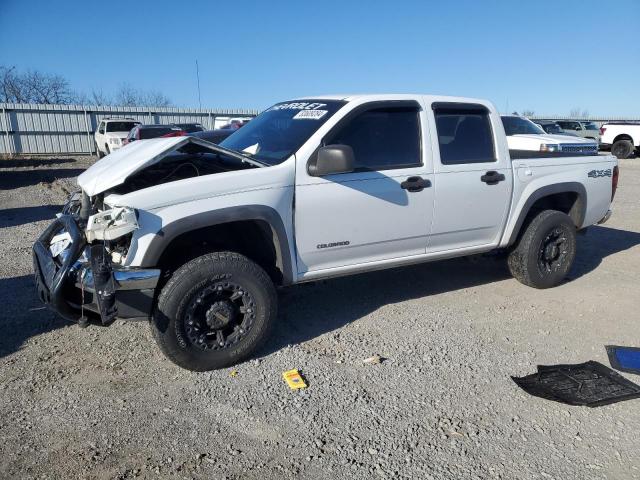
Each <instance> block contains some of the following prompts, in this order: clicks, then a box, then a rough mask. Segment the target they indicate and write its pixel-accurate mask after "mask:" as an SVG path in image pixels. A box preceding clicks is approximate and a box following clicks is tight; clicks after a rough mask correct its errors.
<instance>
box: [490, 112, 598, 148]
mask: <svg viewBox="0 0 640 480" xmlns="http://www.w3.org/2000/svg"><path fill="white" fill-rule="evenodd" d="M501 118H502V125H503V126H504V131H505V133H506V135H507V144H508V146H509V150H529V151H538V152H567V153H594V152H596V153H597V152H598V144H597V143H596V142H595V141H593V140H587V139H584V138H580V137H570V136H567V135H551V134H548V133H546V132H545V131H544V130H543V129H542V128H540V127H539V126H538V125H536V124H535V123H533V122H532V121H531V120H529V119H528V118H524V117H519V116H517V115H502V117H501Z"/></svg>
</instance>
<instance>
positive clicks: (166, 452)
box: [0, 159, 640, 479]
mask: <svg viewBox="0 0 640 480" xmlns="http://www.w3.org/2000/svg"><path fill="white" fill-rule="evenodd" d="M20 162H22V163H19V162H18V161H3V162H1V163H0V306H1V308H2V313H0V318H1V320H0V385H1V389H0V478H65V479H66V478H133V477H142V478H155V477H172V478H203V479H204V478H207V479H210V478H214V479H218V478H233V479H236V478H243V479H244V478H247V479H280V478H313V479H318V478H352V479H356V478H357V479H361V478H362V479H364V478H419V479H444V478H478V479H484V478H504V479H515V478H518V479H535V478H541V479H542V478H544V479H551V478H555V479H568V478H576V479H603V478H606V479H629V478H640V449H638V445H640V400H632V401H628V402H622V403H618V404H615V405H610V406H606V407H601V408H596V409H588V408H584V407H568V406H565V405H562V404H559V403H554V402H551V401H547V400H542V399H540V398H535V397H530V396H528V395H526V394H525V393H524V392H523V391H521V390H520V389H518V388H517V387H516V386H515V385H514V383H513V382H512V381H511V378H510V376H512V375H515V376H519V375H526V374H529V373H533V372H534V371H535V367H536V365H537V364H555V363H573V362H582V361H586V360H589V359H593V360H597V361H600V362H602V363H605V364H608V361H607V358H606V354H605V351H604V345H607V344H624V345H635V346H640V329H639V328H638V321H639V320H640V317H639V312H640V295H639V291H638V287H639V286H640V160H638V159H635V160H627V161H622V162H621V179H620V188H619V190H618V194H617V197H616V200H615V204H614V210H615V213H614V216H613V217H612V218H611V220H610V221H609V223H607V224H606V226H599V227H593V228H591V229H590V230H589V232H588V234H587V235H586V236H581V237H579V254H578V259H577V262H576V265H575V267H574V269H573V271H572V273H571V276H570V279H569V281H568V282H567V283H566V284H564V285H562V286H560V287H558V288H555V289H551V290H545V291H538V290H533V289H530V288H527V287H525V286H523V285H521V284H519V283H517V282H516V281H515V280H513V279H511V278H510V277H509V275H508V273H507V271H506V269H505V268H504V265H503V264H502V263H501V262H499V261H496V260H492V259H486V258H481V259H474V260H472V261H470V260H464V259H462V260H454V261H446V262H440V263H435V264H427V265H421V266H416V267H410V268H405V269H398V270H392V271H385V272H379V273H372V274H366V275H360V276H357V277H352V278H344V279H339V280H334V281H330V282H326V283H319V284H314V285H306V286H301V287H296V288H291V289H288V290H286V291H282V292H281V294H280V301H281V314H280V317H279V327H278V329H277V332H276V334H275V336H274V338H273V339H272V340H271V341H270V342H269V344H268V346H267V347H266V348H265V349H264V350H263V351H262V352H261V354H260V355H259V356H258V357H257V358H255V359H254V360H251V361H248V362H246V363H244V364H241V365H239V366H238V367H237V368H236V370H237V375H236V376H232V375H230V373H231V371H232V370H231V369H227V370H223V371H216V372H211V373H205V374H196V373H190V372H187V371H183V370H180V369H179V368H177V367H175V366H173V365H172V364H171V363H169V362H168V361H167V360H165V359H164V358H163V357H162V356H161V354H160V352H159V351H158V349H157V348H156V346H155V344H154V343H153V340H152V338H151V335H150V332H149V328H148V325H147V324H145V323H124V322H117V323H116V324H115V325H114V326H112V327H110V328H99V327H90V328H87V329H80V328H78V327H77V326H75V325H69V324H67V323H65V322H64V321H62V320H60V319H58V318H56V317H55V316H54V315H53V314H52V313H50V312H48V311H47V310H43V309H42V308H41V305H40V303H39V302H38V300H37V298H36V296H35V292H34V288H33V282H32V278H31V257H30V247H31V244H32V242H33V241H34V239H35V238H36V236H37V234H38V233H39V232H41V231H42V229H43V228H44V227H45V226H46V225H47V223H48V222H49V221H50V219H51V218H52V217H53V215H54V213H55V212H56V211H57V210H58V209H59V207H60V205H61V204H62V203H63V201H64V199H65V197H66V191H67V190H68V188H69V185H71V184H72V180H73V177H75V176H77V175H78V174H79V173H80V172H81V171H82V169H84V168H86V166H87V165H88V164H89V163H90V160H86V159H85V160H83V159H76V160H73V159H50V160H27V161H24V160H22V161H20ZM376 353H377V354H380V355H383V356H384V357H387V358H388V360H387V361H385V362H384V363H382V364H379V365H366V364H363V363H362V359H364V358H366V357H369V356H371V355H373V354H376ZM291 368H299V369H301V370H302V371H303V372H304V374H305V375H306V377H307V379H308V381H309V384H310V386H309V388H308V389H307V390H303V391H299V392H292V391H289V390H288V389H287V387H286V386H285V384H284V383H283V381H282V378H281V375H282V372H283V371H285V370H288V369H291ZM627 377H628V378H630V379H632V380H634V381H636V382H640V377H635V378H633V377H634V376H633V375H627Z"/></svg>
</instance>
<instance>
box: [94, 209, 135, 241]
mask: <svg viewBox="0 0 640 480" xmlns="http://www.w3.org/2000/svg"><path fill="white" fill-rule="evenodd" d="M137 228H138V220H137V215H136V211H135V210H134V209H133V208H129V207H114V208H111V209H109V210H103V211H101V212H98V213H96V214H95V215H91V216H90V217H89V220H88V221H87V228H86V230H85V235H86V237H87V242H89V243H91V242H93V241H94V240H115V239H116V238H120V237H122V236H123V235H126V234H128V233H131V232H133V231H134V230H135V229H137Z"/></svg>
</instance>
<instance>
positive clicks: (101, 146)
mask: <svg viewBox="0 0 640 480" xmlns="http://www.w3.org/2000/svg"><path fill="white" fill-rule="evenodd" d="M137 125H140V122H137V121H135V120H133V119H132V118H105V119H103V120H101V121H100V124H99V125H98V130H96V133H95V134H94V140H95V143H96V153H97V154H98V157H99V158H102V157H104V156H105V155H109V154H110V153H111V152H113V151H114V150H117V149H119V148H120V147H122V146H124V145H125V143H124V139H125V138H127V135H128V134H129V131H130V130H131V129H132V128H133V127H135V126H137Z"/></svg>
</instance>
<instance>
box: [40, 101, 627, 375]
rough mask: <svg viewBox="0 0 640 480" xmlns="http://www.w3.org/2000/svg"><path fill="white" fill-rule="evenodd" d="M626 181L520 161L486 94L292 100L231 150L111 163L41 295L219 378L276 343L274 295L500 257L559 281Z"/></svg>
mask: <svg viewBox="0 0 640 480" xmlns="http://www.w3.org/2000/svg"><path fill="white" fill-rule="evenodd" d="M617 177H618V167H617V161H616V158H615V157H613V156H608V155H584V154H582V155H575V154H574V155H570V154H567V153H563V152H530V151H511V152H510V151H509V148H508V146H507V141H506V137H505V134H504V129H503V126H502V121H501V119H500V115H499V114H498V113H497V111H496V109H495V108H494V106H493V105H492V104H491V103H489V102H487V101H484V100H476V99H471V98H457V97H442V96H429V95H354V96H347V97H345V96H321V97H313V98H304V99H300V100H292V101H287V102H283V103H278V104H276V105H274V106H272V107H271V108H269V109H267V110H266V111H264V112H263V113H262V114H261V115H259V116H258V117H257V118H255V119H254V120H253V121H251V122H250V123H249V124H247V125H246V126H244V127H243V128H241V129H239V130H238V131H236V132H235V133H234V134H232V135H231V136H230V137H228V138H227V139H226V140H224V141H223V142H222V143H221V145H214V144H212V143H209V142H206V141H203V140H200V139H197V138H192V137H174V138H165V139H154V140H149V141H147V142H134V143H133V144H131V145H127V146H126V147H124V148H122V149H120V150H118V151H117V152H114V153H112V154H110V155H109V156H107V157H106V158H104V159H102V160H100V161H98V162H97V163H96V164H95V165H93V166H92V167H91V168H89V169H88V170H87V171H86V172H84V173H83V174H82V175H80V177H79V178H78V184H79V186H80V187H81V189H82V190H81V192H80V193H79V194H77V195H76V196H74V197H73V198H72V199H70V201H69V202H68V203H67V205H66V206H65V208H64V210H63V213H62V214H61V215H60V216H59V217H58V218H57V219H56V220H55V221H54V222H53V223H52V224H51V225H50V226H49V227H48V228H47V229H46V230H45V232H44V233H43V234H42V235H41V236H40V238H39V239H38V240H37V241H36V243H35V244H34V247H33V254H34V255H33V258H34V269H35V279H36V285H37V289H38V292H39V295H40V298H41V299H42V300H43V301H44V302H45V303H46V304H48V305H50V306H51V308H53V309H54V310H55V311H57V312H59V313H60V314H61V315H63V316H64V317H66V318H68V319H72V320H75V321H79V323H80V324H81V325H86V324H88V323H93V322H97V323H102V324H110V323H111V322H112V321H113V320H114V319H115V318H145V319H150V320H151V322H150V324H151V328H152V331H153V334H154V337H155V339H156V340H157V343H158V344H159V346H160V348H161V349H162V351H163V352H164V353H165V354H166V356H167V357H168V358H169V359H171V360H172V361H173V362H175V363H176V364H178V365H180V366H182V367H184V368H187V369H191V370H210V369H215V368H220V367H224V366H228V365H231V364H234V363H236V362H238V361H240V360H242V359H244V358H246V357H247V356H249V355H250V354H251V353H252V352H254V351H255V350H256V348H257V347H258V345H259V344H260V343H261V342H262V341H264V340H265V339H266V338H267V337H268V334H269V331H270V329H271V327H272V326H273V324H274V322H275V321H276V311H277V294H276V287H285V286H289V285H293V284H297V283H301V282H308V281H313V280H318V279H325V278H331V277H336V276H340V275H349V274H355V273H360V272H364V271H369V270H375V269H382V268H389V267H398V266H401V265H409V264H414V263H419V262H428V261H433V260H440V259H444V258H451V257H460V256H465V255H472V254H478V253H482V252H489V251H494V250H499V251H504V252H505V253H508V265H509V268H510V270H511V272H512V274H513V276H514V277H515V278H516V279H517V280H519V281H520V282H522V283H523V284H525V285H529V286H532V287H535V288H547V287H553V286H555V285H558V284H559V283H561V282H562V281H563V279H564V278H565V275H566V274H567V272H568V271H569V269H570V268H571V265H572V263H573V260H574V257H575V253H576V232H577V231H578V230H580V229H583V228H586V227H588V226H590V225H593V224H596V223H599V222H604V221H606V220H607V219H608V218H609V215H610V213H611V210H610V204H611V201H612V199H613V195H614V193H615V189H616V184H617Z"/></svg>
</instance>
